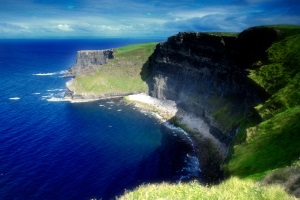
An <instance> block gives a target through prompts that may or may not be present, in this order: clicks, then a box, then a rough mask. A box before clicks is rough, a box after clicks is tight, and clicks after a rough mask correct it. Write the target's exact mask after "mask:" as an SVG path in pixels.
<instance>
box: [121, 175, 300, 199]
mask: <svg viewBox="0 0 300 200" xmlns="http://www.w3.org/2000/svg"><path fill="white" fill-rule="evenodd" d="M119 199H120V200H126V199H128V200H133V199H134V200H144V199H172V200H176V199H178V200H179V199H180V200H181V199H185V200H193V199H195V200H198V199H202V200H206V199H207V200H214V199H222V200H223V199H228V200H232V199H241V200H242V199H247V200H248V199H249V200H251V199H253V200H260V199H270V200H287V199H295V198H293V197H291V196H289V195H288V194H287V193H286V192H285V191H284V189H283V188H281V187H280V186H275V185H272V186H268V187H265V186H262V185H260V184H258V183H255V182H253V181H245V180H240V179H238V178H230V179H229V180H227V181H225V182H223V183H221V184H220V185H216V186H212V187H205V186H202V185H200V184H199V183H198V182H190V183H179V184H168V183H162V184H151V185H142V186H140V187H138V188H137V189H135V190H134V191H132V192H126V193H125V194H124V196H121V197H120V198H119Z"/></svg>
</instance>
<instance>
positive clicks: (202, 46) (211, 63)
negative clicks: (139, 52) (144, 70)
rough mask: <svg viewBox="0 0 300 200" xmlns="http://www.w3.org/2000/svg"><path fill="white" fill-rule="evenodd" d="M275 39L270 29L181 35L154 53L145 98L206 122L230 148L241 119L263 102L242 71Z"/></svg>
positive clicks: (216, 135) (258, 57) (260, 57)
mask: <svg viewBox="0 0 300 200" xmlns="http://www.w3.org/2000/svg"><path fill="white" fill-rule="evenodd" d="M277 37H278V34H277V32H276V31H275V30H274V29H271V28H252V29H249V30H246V31H244V32H242V33H240V34H239V35H238V36H237V37H234V36H216V35H209V34H204V33H179V34H178V35H175V36H173V37H170V38H169V39H168V40H167V41H166V42H164V43H160V44H158V45H157V47H156V50H155V52H154V54H153V55H152V58H151V64H150V65H149V66H150V68H151V69H150V70H151V71H152V76H151V77H150V78H148V79H147V82H148V85H149V91H150V92H149V93H150V95H151V96H153V97H156V98H158V99H169V100H174V101H176V103H177V106H178V107H179V108H181V109H183V110H184V111H187V112H189V113H193V114H195V115H196V116H199V117H201V118H203V119H205V120H206V121H207V123H208V124H210V133H211V134H213V135H214V136H215V137H216V138H218V139H219V140H220V141H221V142H223V143H225V144H229V142H230V141H231V140H232V138H233V137H234V135H235V133H236V130H237V128H238V126H239V124H240V123H241V122H242V119H244V117H245V116H247V115H253V110H252V108H253V107H254V106H255V105H257V104H258V103H259V102H261V101H262V100H263V99H264V98H265V97H266V94H265V93H264V92H263V90H261V89H260V88H259V87H258V86H257V85H256V84H255V83H254V82H253V81H251V80H250V79H248V78H247V71H246V70H245V69H247V68H255V62H257V61H259V60H264V59H265V58H266V53H265V51H266V49H267V48H268V47H269V46H270V45H271V43H272V42H274V41H275V40H276V39H277Z"/></svg>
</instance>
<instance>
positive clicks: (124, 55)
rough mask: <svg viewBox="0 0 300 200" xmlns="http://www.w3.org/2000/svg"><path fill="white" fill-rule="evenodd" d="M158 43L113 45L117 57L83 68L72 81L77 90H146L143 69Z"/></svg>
mask: <svg viewBox="0 0 300 200" xmlns="http://www.w3.org/2000/svg"><path fill="white" fill-rule="evenodd" d="M156 44H157V43H155V42H153V43H145V44H135V45H129V46H125V47H120V48H116V49H114V59H110V60H109V62H108V63H107V64H105V65H101V66H92V67H89V68H87V69H85V70H83V71H81V72H80V73H79V74H78V75H77V76H76V78H75V79H74V81H73V83H72V86H71V87H72V90H74V91H76V94H84V95H102V94H112V93H120V94H126V93H133V92H146V91H147V89H148V87H147V84H146V83H145V82H144V81H143V80H142V77H141V74H140V73H141V71H142V68H143V66H144V65H145V64H147V60H148V58H149V56H150V55H151V54H152V53H153V51H154V48H155V46H156Z"/></svg>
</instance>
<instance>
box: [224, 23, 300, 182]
mask: <svg viewBox="0 0 300 200" xmlns="http://www.w3.org/2000/svg"><path fill="white" fill-rule="evenodd" d="M278 28H279V29H281V30H283V31H284V32H286V33H288V34H287V37H285V39H283V40H281V41H279V42H277V43H274V44H273V45H272V46H271V47H270V48H269V49H268V55H269V61H268V62H267V63H262V66H261V67H260V68H259V69H257V70H253V71H251V73H250V75H249V77H250V78H252V79H253V80H254V81H256V82H257V83H258V84H259V85H261V86H262V87H263V88H265V89H266V91H267V92H268V93H269V94H271V95H272V96H271V98H270V99H269V100H267V101H266V102H265V103H263V104H261V105H258V106H257V107H256V109H257V111H258V113H259V114H260V116H261V117H262V118H263V122H262V123H260V124H258V125H257V126H255V127H249V128H248V129H246V131H244V133H246V134H247V135H246V138H247V139H246V141H245V142H243V143H242V144H239V145H236V146H235V147H234V153H233V155H232V157H231V158H230V161H229V163H228V165H226V166H225V168H226V169H227V170H228V172H229V173H230V174H231V175H236V176H239V177H241V178H250V179H255V180H261V179H262V178H264V176H265V175H267V174H269V173H271V172H272V171H273V170H275V169H278V168H283V167H286V166H288V165H291V164H293V163H295V162H297V160H298V159H299V156H300V145H299V144H300V143H299V142H300V28H299V27H278Z"/></svg>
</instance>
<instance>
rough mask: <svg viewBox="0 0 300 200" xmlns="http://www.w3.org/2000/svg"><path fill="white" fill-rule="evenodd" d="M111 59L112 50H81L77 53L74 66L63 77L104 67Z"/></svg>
mask: <svg viewBox="0 0 300 200" xmlns="http://www.w3.org/2000/svg"><path fill="white" fill-rule="evenodd" d="M112 58H113V50H112V49H108V50H82V51H78V52H77V60H76V64H75V65H74V66H73V67H71V68H69V69H68V72H67V73H66V74H65V76H76V75H77V74H78V73H79V72H81V71H83V70H84V69H87V68H93V67H95V66H99V65H104V64H106V63H107V62H108V59H112Z"/></svg>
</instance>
